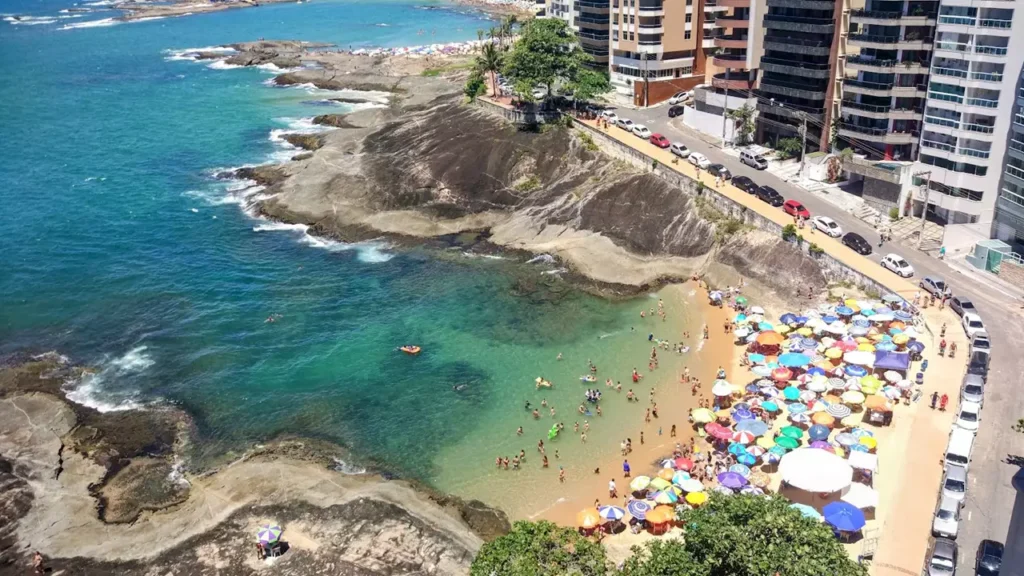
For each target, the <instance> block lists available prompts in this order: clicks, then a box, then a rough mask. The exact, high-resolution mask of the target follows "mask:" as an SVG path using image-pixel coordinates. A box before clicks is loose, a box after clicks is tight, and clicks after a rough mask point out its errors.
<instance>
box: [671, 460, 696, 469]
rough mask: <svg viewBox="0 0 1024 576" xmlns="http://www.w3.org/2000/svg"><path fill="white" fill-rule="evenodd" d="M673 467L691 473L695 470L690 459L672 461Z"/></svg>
mask: <svg viewBox="0 0 1024 576" xmlns="http://www.w3.org/2000/svg"><path fill="white" fill-rule="evenodd" d="M672 465H673V466H674V467H675V469H676V470H685V471H689V470H690V469H691V468H693V460H690V459H689V458H676V459H675V460H673V461H672Z"/></svg>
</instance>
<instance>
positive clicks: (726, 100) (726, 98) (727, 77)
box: [712, 68, 729, 150]
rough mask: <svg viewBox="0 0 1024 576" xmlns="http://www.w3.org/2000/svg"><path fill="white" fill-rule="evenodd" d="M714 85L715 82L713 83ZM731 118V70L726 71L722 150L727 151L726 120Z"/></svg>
mask: <svg viewBox="0 0 1024 576" xmlns="http://www.w3.org/2000/svg"><path fill="white" fill-rule="evenodd" d="M712 84H713V82H712ZM728 116H729V68H726V69H725V107H724V108H722V150H725V146H726V138H725V119H726V118H727V117H728Z"/></svg>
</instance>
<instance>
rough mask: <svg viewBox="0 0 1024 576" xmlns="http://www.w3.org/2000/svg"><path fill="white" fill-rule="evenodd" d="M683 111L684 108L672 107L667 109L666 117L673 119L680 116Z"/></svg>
mask: <svg viewBox="0 0 1024 576" xmlns="http://www.w3.org/2000/svg"><path fill="white" fill-rule="evenodd" d="M685 109H686V107H685V106H672V107H671V108H669V109H668V117H669V118H675V117H676V116H682V115H683V110H685Z"/></svg>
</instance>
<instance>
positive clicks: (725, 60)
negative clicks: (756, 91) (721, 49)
mask: <svg viewBox="0 0 1024 576" xmlns="http://www.w3.org/2000/svg"><path fill="white" fill-rule="evenodd" d="M711 63H712V64H714V65H715V66H717V67H719V68H725V69H728V70H749V69H750V65H749V64H747V57H746V56H745V55H744V56H737V55H734V54H715V55H714V56H712V57H711Z"/></svg>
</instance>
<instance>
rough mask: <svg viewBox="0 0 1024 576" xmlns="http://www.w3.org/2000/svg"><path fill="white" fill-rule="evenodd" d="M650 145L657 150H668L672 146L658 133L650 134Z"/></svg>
mask: <svg viewBox="0 0 1024 576" xmlns="http://www.w3.org/2000/svg"><path fill="white" fill-rule="evenodd" d="M651 144H654V145H655V146H657V147H658V148H668V147H669V146H671V145H672V143H671V142H669V141H668V138H665V137H664V136H662V135H661V134H658V133H654V134H651Z"/></svg>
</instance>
